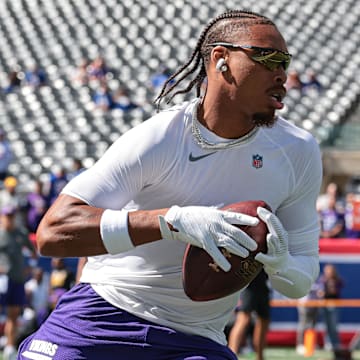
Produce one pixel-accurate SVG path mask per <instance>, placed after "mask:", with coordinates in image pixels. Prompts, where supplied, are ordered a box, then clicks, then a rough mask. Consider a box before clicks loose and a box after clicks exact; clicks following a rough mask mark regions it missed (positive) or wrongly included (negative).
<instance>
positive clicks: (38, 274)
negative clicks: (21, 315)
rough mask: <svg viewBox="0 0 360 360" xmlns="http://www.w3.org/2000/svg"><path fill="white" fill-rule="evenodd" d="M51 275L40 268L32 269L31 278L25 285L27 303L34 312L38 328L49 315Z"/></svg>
mask: <svg viewBox="0 0 360 360" xmlns="http://www.w3.org/2000/svg"><path fill="white" fill-rule="evenodd" d="M49 284H50V280H49V274H48V273H44V270H43V269H42V268H39V267H35V268H33V269H32V274H31V278H30V279H29V280H27V281H26V283H25V294H26V298H27V303H28V305H29V306H30V307H31V309H32V310H33V311H34V315H35V319H36V325H37V327H38V326H40V325H41V323H42V322H43V321H44V320H45V318H46V317H47V316H48V314H49Z"/></svg>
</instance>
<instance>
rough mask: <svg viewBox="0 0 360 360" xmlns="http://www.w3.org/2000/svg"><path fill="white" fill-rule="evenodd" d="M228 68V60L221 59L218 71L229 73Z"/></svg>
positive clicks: (217, 66)
mask: <svg viewBox="0 0 360 360" xmlns="http://www.w3.org/2000/svg"><path fill="white" fill-rule="evenodd" d="M227 69H228V67H227V65H226V60H225V59H224V58H221V59H219V60H218V62H217V63H216V71H218V72H225V71H227Z"/></svg>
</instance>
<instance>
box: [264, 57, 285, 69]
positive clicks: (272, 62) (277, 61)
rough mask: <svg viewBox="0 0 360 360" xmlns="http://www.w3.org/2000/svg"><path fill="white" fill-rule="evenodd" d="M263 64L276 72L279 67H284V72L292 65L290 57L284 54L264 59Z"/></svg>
mask: <svg viewBox="0 0 360 360" xmlns="http://www.w3.org/2000/svg"><path fill="white" fill-rule="evenodd" d="M262 63H263V64H264V65H265V66H266V67H267V68H268V69H269V70H275V69H277V68H278V67H279V66H282V67H283V68H284V70H287V69H288V67H289V65H290V56H288V55H286V54H282V53H275V54H273V55H272V56H271V57H268V58H267V59H264V60H263V61H262Z"/></svg>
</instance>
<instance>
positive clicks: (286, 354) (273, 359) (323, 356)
mask: <svg viewBox="0 0 360 360" xmlns="http://www.w3.org/2000/svg"><path fill="white" fill-rule="evenodd" d="M351 358H352V360H360V350H356V351H354V352H353V353H352V357H351ZM2 359H3V357H2V355H1V353H0V360H2ZM239 359H242V360H246V359H248V360H252V359H255V355H254V353H249V354H246V355H240V356H239ZM285 359H286V360H335V358H334V355H333V354H332V353H331V352H330V351H324V350H316V351H315V353H314V355H313V356H310V357H304V356H301V355H298V354H297V353H296V352H295V349H294V348H292V347H289V348H287V347H281V348H278V347H270V348H267V349H266V350H265V360H285ZM69 360H70V359H69ZM71 360H76V359H71ZM134 360H136V359H134ZM169 360H170V359H169Z"/></svg>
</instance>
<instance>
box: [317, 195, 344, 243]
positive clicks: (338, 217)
mask: <svg viewBox="0 0 360 360" xmlns="http://www.w3.org/2000/svg"><path fill="white" fill-rule="evenodd" d="M319 216H320V225H321V231H320V237H322V238H338V237H341V236H342V235H343V231H344V227H345V220H344V213H343V212H341V211H339V210H338V209H337V207H336V198H335V197H334V196H332V197H329V199H328V208H327V209H324V210H321V211H319Z"/></svg>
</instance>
